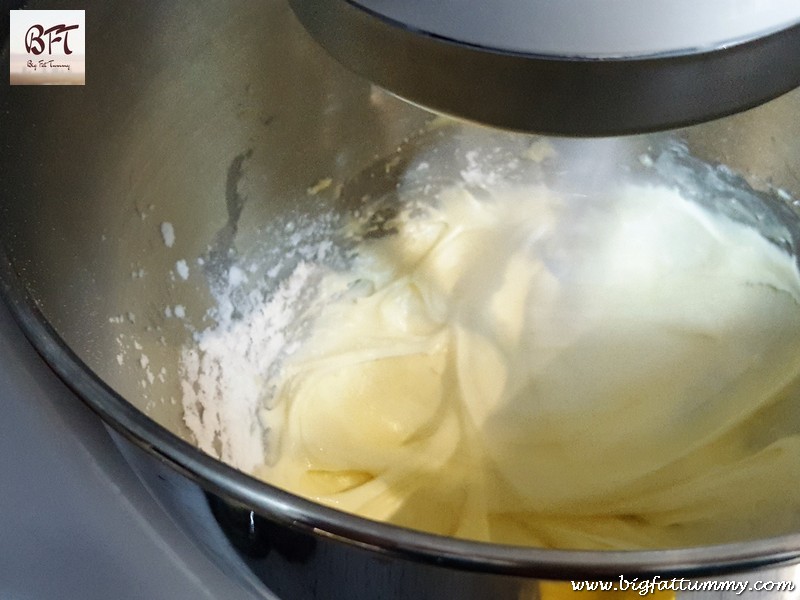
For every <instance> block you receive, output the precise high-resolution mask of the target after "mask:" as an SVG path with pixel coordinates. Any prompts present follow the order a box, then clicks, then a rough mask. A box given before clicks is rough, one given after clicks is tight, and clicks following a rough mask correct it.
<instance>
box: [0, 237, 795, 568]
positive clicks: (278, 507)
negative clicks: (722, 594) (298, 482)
mask: <svg viewBox="0 0 800 600" xmlns="http://www.w3.org/2000/svg"><path fill="white" fill-rule="evenodd" d="M0 297H2V298H3V300H4V301H5V303H6V304H7V306H8V307H9V309H10V312H11V314H12V315H13V317H14V319H15V320H16V322H17V323H18V325H19V326H20V328H21V329H22V331H23V333H24V335H25V336H26V337H27V339H28V340H29V341H30V342H31V344H32V345H33V347H34V348H35V350H36V351H37V352H38V354H39V355H40V356H41V357H42V358H43V359H44V361H45V362H46V363H47V365H48V366H49V367H50V368H51V369H52V370H53V371H54V372H55V373H56V374H57V375H58V377H59V378H60V379H61V380H62V381H63V382H64V383H65V384H66V385H67V387H69V388H70V389H71V390H72V392H73V393H75V394H76V395H77V396H78V398H80V399H81V400H82V401H83V402H84V403H85V404H86V405H88V406H89V408H90V409H91V410H92V411H93V412H95V413H96V414H97V415H99V417H100V418H101V419H102V420H103V421H104V422H105V423H106V424H107V425H109V426H111V427H112V428H113V429H114V430H115V431H117V432H118V433H120V434H121V435H122V436H123V437H124V438H125V439H127V440H128V441H129V442H132V443H133V444H135V445H136V446H138V447H139V448H141V449H142V450H144V451H145V452H147V453H148V454H150V455H152V456H154V457H156V458H157V459H159V460H161V461H163V462H166V463H167V464H169V465H170V467H171V468H173V469H175V470H176V471H178V472H179V473H180V474H182V475H183V476H185V477H187V478H189V479H191V480H192V481H194V482H195V483H197V484H198V485H200V486H201V487H202V488H204V489H206V490H208V491H211V492H213V493H215V494H217V495H219V496H221V497H223V498H226V499H228V500H232V501H235V502H238V503H240V504H243V505H244V506H246V507H247V508H248V509H249V510H252V511H254V512H256V513H257V514H259V515H260V516H262V517H264V518H266V519H268V520H270V521H272V522H275V523H277V524H280V525H283V526H287V527H292V528H295V529H298V530H301V531H304V532H306V533H309V534H311V535H317V536H323V537H327V538H330V539H335V540H338V541H340V542H342V543H345V544H349V545H354V546H358V547H360V548H362V549H367V550H370V551H373V552H375V553H376V554H380V555H384V556H388V557H392V558H399V559H406V560H410V561H413V562H421V563H428V564H432V565H439V566H442V567H449V568H454V569H459V570H464V571H471V572H482V573H487V574H496V575H508V576H518V577H533V578H546V579H556V580H570V579H571V580H575V579H589V580H597V579H599V580H603V579H606V580H608V579H612V578H617V577H619V576H621V575H625V576H631V575H636V576H639V577H647V576H654V575H659V576H661V577H662V578H663V577H687V576H691V577H699V576H711V575H720V574H725V573H733V572H740V571H750V570H754V569H761V568H765V567H773V566H779V565H782V564H788V563H791V562H795V561H797V560H800V532H798V533H791V534H786V535H781V536H776V537H770V538H762V539H756V540H752V541H745V542H736V543H728V544H720V545H712V546H700V547H684V548H670V549H663V550H554V549H545V548H535V547H525V546H512V545H503V544H494V543H489V542H479V541H471V540H464V539H457V538H451V537H446V536H441V535H436V534H432V533H426V532H422V531H416V530H412V529H408V528H405V527H400V526H397V525H392V524H389V523H381V522H376V521H371V520H369V519H366V518H363V517H359V516H357V515H353V514H350V513H345V512H342V511H340V510H337V509H335V508H331V507H327V506H323V505H321V504H317V503H315V502H313V501H311V500H307V499H305V498H302V497H300V496H297V495H295V494H292V493H290V492H286V491H284V490H281V489H280V488H277V487H275V486H273V485H270V484H268V483H266V482H263V481H261V480H258V479H256V478H254V477H252V476H250V475H247V474H245V473H243V472H241V471H239V470H237V469H235V468H234V467H232V466H229V465H227V464H225V463H223V462H222V461H220V460H218V459H215V458H213V457H211V456H209V455H207V454H205V453H204V452H203V451H201V450H200V449H199V448H197V447H195V446H194V445H192V444H190V443H189V442H186V441H185V440H183V439H181V438H180V437H179V436H177V435H176V434H174V433H172V432H171V431H169V430H168V429H167V428H166V427H164V426H162V425H160V424H158V423H157V422H156V421H155V420H153V419H151V418H150V417H148V416H147V415H146V414H145V413H144V412H142V411H140V410H139V409H137V408H135V407H134V406H133V404H131V403H130V402H128V401H127V400H126V399H125V398H124V397H123V396H122V395H120V394H118V393H117V392H116V391H114V390H113V389H112V388H111V387H110V386H109V385H108V384H106V383H105V382H104V381H103V380H102V379H101V378H100V377H99V376H98V375H97V374H96V373H95V372H94V371H92V369H90V368H89V366H88V365H86V364H85V363H84V362H83V361H82V360H81V359H80V358H79V357H78V355H77V354H76V353H75V352H74V351H73V350H72V349H71V348H70V347H69V345H68V344H67V343H66V341H65V340H64V339H63V338H61V337H60V335H59V334H58V332H57V331H56V330H55V328H54V327H53V326H52V325H51V324H50V323H49V321H48V320H47V318H46V317H45V315H44V313H43V312H42V311H41V310H40V308H39V306H38V305H37V304H36V302H35V300H34V298H33V296H32V294H31V293H30V290H29V289H28V288H27V287H26V285H25V284H24V278H23V276H22V275H21V274H20V273H19V272H18V271H17V270H16V269H15V266H14V263H13V262H12V259H11V258H10V253H9V252H8V249H7V247H6V244H5V242H4V243H3V249H2V253H0Z"/></svg>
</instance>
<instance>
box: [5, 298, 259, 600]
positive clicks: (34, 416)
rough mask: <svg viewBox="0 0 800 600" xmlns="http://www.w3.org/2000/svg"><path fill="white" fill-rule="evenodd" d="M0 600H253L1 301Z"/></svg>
mask: <svg viewBox="0 0 800 600" xmlns="http://www.w3.org/2000/svg"><path fill="white" fill-rule="evenodd" d="M0 540H2V545H0V598H2V599H4V600H5V599H9V600H29V599H30V600H50V599H53V600H56V599H57V600H111V599H114V600H158V599H162V598H163V599H165V600H167V599H169V600H182V599H186V600H190V599H191V600H203V599H208V600H211V599H225V600H253V596H251V595H249V594H248V593H246V592H245V591H243V590H241V589H240V588H239V587H238V586H237V585H236V584H234V583H233V582H231V581H228V580H227V579H226V578H225V577H224V576H223V575H222V574H221V573H220V572H219V571H218V570H217V568H216V567H215V566H214V565H213V564H212V563H211V562H210V561H209V560H208V559H206V557H205V556H204V555H202V554H201V553H200V551H199V550H198V549H197V548H196V547H194V546H193V545H192V544H191V542H189V540H188V539H187V538H186V537H185V536H184V534H183V533H181V532H180V531H179V530H178V529H177V528H176V527H175V526H174V525H173V524H172V522H171V521H170V520H169V518H168V517H167V516H166V514H165V513H164V512H163V511H162V509H161V508H160V507H159V506H157V505H156V504H155V502H154V501H153V500H152V499H151V497H150V496H149V495H148V493H147V492H146V491H145V489H144V488H143V487H142V486H141V484H140V483H139V481H138V479H137V478H136V476H135V475H134V474H133V472H132V471H131V470H130V469H129V467H128V465H127V464H126V463H125V462H124V460H123V459H122V457H121V456H120V455H119V453H118V451H117V449H116V447H115V446H114V445H113V443H112V442H111V440H110V438H109V436H108V434H107V432H106V430H105V429H104V427H103V426H102V424H101V423H100V421H99V419H98V418H97V417H96V416H95V415H94V414H93V413H92V412H91V411H89V409H88V408H86V407H85V406H84V405H83V403H81V402H80V401H79V400H78V399H77V398H76V397H75V396H74V395H73V394H72V393H71V392H70V391H69V390H68V389H67V388H66V387H65V386H64V385H63V383H62V382H61V381H60V380H59V379H58V378H57V377H56V376H55V375H54V374H53V373H52V372H51V371H50V370H49V369H48V368H47V366H46V365H45V364H44V363H43V362H42V361H41V359H40V358H39V356H38V355H37V354H36V353H35V351H34V350H33V349H32V347H31V346H30V345H29V344H28V342H27V340H26V339H25V338H24V337H23V336H22V334H21V332H20V331H19V329H18V328H17V325H16V323H15V322H14V321H13V319H12V318H11V316H10V314H9V312H8V309H7V308H6V306H5V304H4V303H3V302H2V301H0Z"/></svg>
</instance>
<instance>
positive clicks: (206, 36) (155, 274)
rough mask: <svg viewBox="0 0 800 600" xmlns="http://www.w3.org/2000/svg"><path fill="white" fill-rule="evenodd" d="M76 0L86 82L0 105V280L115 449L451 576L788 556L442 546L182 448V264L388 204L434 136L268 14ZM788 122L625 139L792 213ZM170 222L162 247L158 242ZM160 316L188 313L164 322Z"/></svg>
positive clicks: (415, 114) (795, 161)
mask: <svg viewBox="0 0 800 600" xmlns="http://www.w3.org/2000/svg"><path fill="white" fill-rule="evenodd" d="M34 4H36V3H34ZM58 4H59V3H58V2H52V3H48V8H50V7H51V5H58ZM88 4H89V5H90V6H87V7H86V18H87V28H88V31H89V32H90V35H89V36H88V39H87V42H88V44H87V59H86V62H87V84H86V85H85V86H83V87H48V88H45V87H36V86H32V87H24V86H22V87H6V88H4V90H3V91H2V92H0V130H2V131H3V132H4V133H5V139H6V143H5V144H2V147H0V156H1V157H2V160H0V198H2V204H1V205H0V215H1V216H0V235H1V236H2V237H1V239H2V244H3V251H4V253H5V257H4V259H3V261H2V270H1V271H0V276H1V277H0V278H1V279H2V282H3V289H4V291H5V295H6V297H7V299H8V301H9V303H10V305H11V306H12V307H13V308H14V311H15V314H16V315H17V317H18V318H19V320H20V321H21V323H22V324H23V327H24V329H25V330H26V333H27V334H28V336H29V337H30V338H31V339H32V341H33V342H34V344H35V345H36V347H37V349H38V350H39V352H40V353H41V354H42V355H43V356H44V358H45V359H46V360H47V361H48V362H49V363H50V365H51V366H52V367H53V368H54V370H56V372H58V373H59V375H61V376H62V378H64V380H65V381H67V382H68V384H69V385H70V386H72V387H73V389H75V390H76V391H77V392H78V393H79V394H80V395H81V396H82V397H83V398H84V399H85V400H86V401H87V402H88V403H89V405H90V406H92V408H94V409H95V410H96V411H97V412H98V413H100V414H101V416H103V418H104V419H105V420H106V421H107V422H108V423H109V424H110V425H111V426H112V427H113V428H115V429H116V430H117V431H118V432H119V433H120V434H122V435H123V436H124V437H127V438H128V439H130V440H132V441H134V442H135V443H136V444H137V445H138V446H140V447H141V448H144V449H145V450H146V451H147V452H148V453H150V454H151V455H153V456H156V457H158V458H159V459H160V460H163V461H166V462H167V463H168V464H169V465H171V468H173V469H174V470H176V471H177V472H179V473H181V474H182V475H184V476H186V477H188V478H189V479H191V480H194V481H197V482H199V483H200V484H201V485H202V486H204V487H205V488H207V489H209V490H210V491H212V492H214V493H216V494H220V495H221V496H223V497H225V498H227V499H230V500H232V501H236V502H238V503H240V504H241V505H243V506H246V507H248V508H249V509H250V510H252V511H256V512H257V513H258V514H260V515H262V516H263V517H265V518H267V519H269V520H271V521H273V522H276V523H279V524H284V525H287V526H292V527H294V528H300V529H302V530H304V531H313V532H314V535H319V536H323V537H328V538H331V539H336V540H338V541H341V542H342V543H344V544H350V545H355V546H358V547H361V548H366V549H368V550H369V551H370V552H375V553H378V554H382V555H391V556H397V557H403V558H408V559H411V560H414V561H420V562H427V563H430V564H435V565H444V566H450V567H457V568H459V569H464V570H465V571H472V572H475V571H479V572H486V573H498V574H507V575H518V576H547V577H565V578H566V577H577V576H580V575H587V576H615V575H617V574H619V573H621V572H626V573H638V574H645V573H656V572H658V573H682V574H702V573H712V572H722V571H726V570H732V569H744V568H750V567H758V566H760V565H767V564H773V563H780V562H785V561H789V560H793V559H796V558H797V557H800V532H787V534H786V535H782V536H780V537H774V538H769V539H760V540H750V541H746V542H742V543H735V544H729V545H725V546H717V547H704V548H689V549H677V550H654V551H644V552H582V551H551V550H541V549H533V548H520V547H511V546H500V545H492V544H482V543H477V542H468V541H463V540H454V539H447V538H440V537H437V536H433V535H428V534H424V533H420V532H415V531H410V530H405V529H400V528H397V527H393V526H390V525H385V524H380V523H373V522H369V521H366V520H364V519H360V518H358V517H355V516H352V515H346V514H343V513H340V512H337V511H335V510H332V509H328V508H324V507H322V506H319V505H316V504H314V503H312V502H309V501H306V500H303V499H301V498H298V497H295V496H293V495H291V494H288V493H285V492H282V491H280V490H277V489H275V488H273V487H271V486H269V485H267V484H265V483H262V482H259V481H257V480H255V479H253V478H251V477H249V476H247V475H245V474H243V473H240V472H238V471H236V470H235V469H233V468H231V467H228V466H226V465H224V464H222V463H221V462H219V461H216V460H214V459H212V458H211V457H209V456H206V455H204V454H203V453H201V452H200V451H199V450H197V449H196V448H195V447H194V446H193V445H192V443H191V442H192V437H191V434H190V432H189V431H188V430H187V429H186V427H185V425H184V423H183V419H182V413H181V409H180V404H179V403H172V402H170V401H169V400H170V399H171V398H179V394H180V381H179V377H178V375H177V373H178V363H177V361H178V354H177V351H176V349H178V348H180V347H181V345H182V344H184V343H185V342H186V341H187V340H188V339H189V337H190V335H191V330H190V329H189V328H187V327H186V323H190V324H192V325H193V326H194V327H198V328H200V327H202V326H203V324H204V323H205V321H204V318H205V317H204V316H205V314H206V311H207V309H208V308H210V307H211V305H212V304H213V299H212V297H211V296H210V294H209V290H208V283H207V279H206V275H207V271H204V270H203V269H199V268H193V269H192V270H191V273H190V276H189V277H188V279H186V280H185V281H184V280H183V279H182V278H180V277H175V265H176V262H177V261H179V260H186V261H188V262H189V263H190V264H193V265H194V262H193V261H195V260H196V259H197V258H198V257H202V256H206V257H207V256H214V257H216V258H217V259H218V260H219V261H221V263H220V264H224V261H225V260H226V257H228V256H230V255H231V254H230V253H229V252H235V253H236V254H237V255H246V254H247V253H248V252H254V251H257V250H258V249H259V248H261V247H263V245H264V244H265V243H266V244H273V245H276V246H278V245H279V244H280V243H281V240H277V239H272V238H269V237H268V236H267V234H266V233H265V231H272V230H268V229H267V226H268V225H269V224H270V223H272V222H274V221H275V220H276V219H279V218H286V217H287V216H297V217H298V218H300V217H307V216H309V215H311V216H313V215H315V214H317V213H318V212H319V211H322V210H328V209H331V208H337V209H341V208H346V207H347V206H349V205H350V204H351V203H356V204H357V203H358V202H359V201H360V200H361V198H362V197H363V195H364V194H366V193H369V194H375V193H379V192H381V191H387V190H391V189H392V188H393V186H394V184H395V183H396V180H395V179H393V177H394V173H395V172H396V171H392V170H391V169H384V168H383V167H384V165H385V164H387V161H390V160H391V159H392V158H393V157H396V156H401V157H402V156H404V154H403V152H409V151H410V150H409V149H411V150H414V149H419V148H420V147H422V146H424V145H425V144H428V143H430V139H431V138H430V136H428V135H427V134H428V133H429V132H430V131H431V129H430V122H431V120H432V119H433V118H434V117H433V116H432V115H430V114H429V113H426V112H425V111H423V110H421V109H418V108H415V107H413V106H410V105H408V104H406V103H404V102H402V101H400V100H398V99H396V98H393V97H391V96H389V95H387V94H385V93H383V92H381V91H380V90H378V89H376V88H373V87H371V86H370V85H369V84H368V83H367V82H365V81H363V80H360V79H358V78H357V77H355V76H354V75H351V74H350V73H348V72H347V71H345V70H344V69H343V68H341V67H340V66H339V65H338V64H336V63H335V62H333V61H332V60H331V59H330V58H329V57H327V56H326V55H325V54H324V52H323V51H322V50H321V49H320V48H318V47H317V46H316V45H315V44H314V42H313V41H311V40H310V38H308V37H307V35H306V34H305V33H304V31H303V30H302V28H301V27H300V25H299V24H298V23H297V22H296V21H295V19H294V17H293V15H292V13H291V11H290V9H289V6H288V4H287V3H286V2H284V1H279V0H274V1H273V0H271V1H265V0H258V1H252V2H250V1H242V2H240V3H237V5H236V8H235V9H233V8H231V7H230V6H228V5H227V4H226V5H222V4H219V3H217V4H214V3H203V4H201V5H198V6H195V7H194V8H193V9H192V10H191V11H189V10H187V9H186V8H185V7H184V6H183V5H177V4H171V3H160V2H150V1H144V2H137V3H130V4H124V5H120V4H118V3H103V2H88ZM36 6H37V7H38V4H36ZM798 115H800V90H799V91H795V92H793V93H790V94H788V95H786V96H783V97H781V98H778V99H776V100H774V101H772V102H770V103H769V104H767V105H764V106H762V107H760V108H757V109H754V110H752V111H749V112H747V113H744V114H741V115H737V116H733V117H729V118H726V119H723V120H720V121H716V122H712V123H708V124H704V125H699V126H695V127H691V128H687V129H684V130H678V131H672V132H668V133H663V134H656V135H653V136H649V137H639V138H630V140H629V141H630V143H631V144H632V145H633V147H636V148H639V147H642V148H647V147H649V146H650V145H652V144H654V143H660V142H661V141H664V140H678V141H680V142H682V143H685V144H686V145H687V146H688V148H689V149H690V150H691V152H692V153H693V154H694V155H695V156H698V157H700V158H702V159H703V160H707V161H710V162H713V163H722V164H725V165H728V166H729V167H730V168H731V169H733V170H734V171H736V172H737V173H739V174H740V175H741V176H742V177H744V178H745V179H746V180H747V182H748V183H749V184H750V185H751V186H752V187H753V188H754V189H757V190H765V191H769V190H775V189H781V190H783V191H784V192H786V195H787V197H793V198H800V118H798ZM453 131H457V132H458V133H457V135H458V136H461V138H462V140H463V139H467V140H473V141H476V140H481V139H484V138H486V136H489V137H493V136H498V135H504V136H505V135H507V136H508V138H507V139H508V140H509V143H518V142H519V140H522V139H523V138H522V137H520V135H519V134H500V133H498V132H494V131H488V130H484V129H481V128H479V127H477V126H472V125H468V124H457V125H453ZM398 148H400V149H401V152H400V154H398ZM401 163H402V160H401ZM396 164H397V163H395V165H396ZM376 174H378V175H377V176H376ZM327 178H331V179H332V180H333V181H336V182H344V184H345V185H344V187H343V188H342V191H341V193H339V194H336V195H334V194H332V193H327V192H323V193H319V194H310V193H309V188H313V187H314V186H315V184H317V183H318V182H320V181H322V180H325V179H327ZM776 210H778V211H783V213H785V214H786V215H789V217H788V218H789V219H790V220H791V219H793V218H795V217H796V220H795V221H794V224H795V225H796V229H795V230H794V231H793V233H792V240H793V241H791V243H792V244H793V247H794V251H795V252H796V253H798V249H800V212H798V208H797V207H796V206H793V205H791V203H790V202H789V201H788V200H787V201H786V203H785V206H783V205H782V206H776ZM791 215H794V216H793V217H792V216H791ZM165 223H168V224H170V225H171V226H172V228H173V230H174V234H175V240H174V244H167V243H165V233H164V231H163V230H162V225H163V224H165ZM270 235H275V234H274V231H273V233H270ZM167 237H169V236H167ZM218 267H219V264H211V265H208V268H218ZM176 305H182V306H183V307H184V308H185V311H186V319H185V320H178V319H170V318H168V317H167V316H166V315H165V308H166V307H174V306H176ZM126 339H127V340H133V339H135V340H136V343H138V344H140V345H141V346H142V348H141V350H142V353H144V354H146V355H147V356H148V357H149V361H150V362H151V363H153V364H158V365H159V366H161V367H164V369H165V373H166V374H167V376H166V377H165V378H164V381H158V380H156V381H154V382H150V385H147V386H144V387H143V385H142V379H143V370H142V366H141V364H138V363H136V361H132V360H125V361H123V364H120V363H119V361H118V355H119V354H120V353H121V352H123V350H124V347H123V346H124V345H125V344H126V343H128V342H126V341H125V340H126ZM131 343H132V342H131ZM162 398H163V399H165V400H166V401H161V399H162Z"/></svg>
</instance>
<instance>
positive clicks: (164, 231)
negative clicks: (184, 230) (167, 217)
mask: <svg viewBox="0 0 800 600" xmlns="http://www.w3.org/2000/svg"><path fill="white" fill-rule="evenodd" d="M161 238H162V239H163V240H164V245H165V246H166V247H167V248H172V246H173V245H174V244H175V228H174V227H173V226H172V223H170V222H169V221H164V222H163V223H161Z"/></svg>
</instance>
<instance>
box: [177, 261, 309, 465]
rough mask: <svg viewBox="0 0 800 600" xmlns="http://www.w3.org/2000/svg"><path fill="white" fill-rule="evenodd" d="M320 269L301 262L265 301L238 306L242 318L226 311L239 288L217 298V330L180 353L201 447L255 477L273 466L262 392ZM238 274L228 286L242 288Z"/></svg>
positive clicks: (189, 418) (187, 418)
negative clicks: (255, 472)
mask: <svg viewBox="0 0 800 600" xmlns="http://www.w3.org/2000/svg"><path fill="white" fill-rule="evenodd" d="M319 268H320V267H317V266H315V265H312V264H309V263H300V264H299V265H298V266H297V267H296V268H295V270H294V272H293V273H292V274H291V275H290V276H289V277H288V278H287V279H285V280H284V281H283V282H282V283H281V284H280V285H279V286H278V288H277V289H276V290H275V291H274V292H273V293H272V294H271V295H269V297H268V298H267V299H266V300H263V299H257V298H256V297H255V296H253V297H252V300H251V301H249V302H248V303H247V304H248V305H247V306H240V307H238V308H239V312H240V313H241V315H240V316H237V317H234V316H233V315H234V311H233V310H226V307H227V308H231V304H232V302H233V299H232V296H233V295H234V294H235V293H236V292H237V290H238V287H237V285H228V286H227V288H226V289H225V290H224V291H222V292H221V293H219V294H218V295H217V298H216V300H217V303H218V306H219V308H220V310H219V312H218V314H217V319H218V321H217V325H216V326H215V327H213V328H210V329H207V330H205V331H203V332H200V333H198V334H196V336H195V342H196V346H194V347H191V348H184V349H183V351H182V353H181V360H180V363H181V366H180V371H181V373H180V374H181V392H182V403H183V410H184V422H185V423H186V425H187V427H188V428H189V430H190V431H191V432H192V433H193V434H194V436H195V440H196V442H197V445H198V447H200V448H201V449H202V450H203V451H205V452H206V453H208V454H210V455H212V456H214V457H216V458H219V459H221V460H223V461H224V462H226V463H228V464H230V465H232V466H234V467H236V468H237V469H240V470H242V471H245V472H253V470H254V469H256V468H257V467H258V466H260V465H262V464H263V463H264V461H265V457H266V458H267V459H268V454H269V453H268V452H267V446H268V444H269V442H270V441H269V440H268V439H266V438H267V435H268V434H269V432H267V431H265V430H264V428H263V427H262V425H261V420H260V418H259V416H260V415H259V413H260V411H261V409H262V408H263V406H264V405H265V403H266V404H268V399H265V398H264V394H265V390H269V389H270V385H269V381H268V379H269V377H270V373H271V372H273V371H274V370H275V369H276V365H277V364H279V362H280V360H281V358H282V357H283V356H285V355H286V354H287V353H290V352H291V351H292V347H293V345H292V341H291V340H290V339H289V338H288V336H287V330H288V329H289V327H291V326H292V325H293V324H295V323H296V320H297V318H298V312H299V311H301V309H300V308H299V307H298V297H299V296H300V295H301V293H302V291H303V290H304V289H305V288H306V287H307V286H308V285H309V284H310V282H311V281H312V279H313V278H314V276H315V273H316V272H317V271H318V269H319ZM236 269H238V267H236ZM232 270H233V269H232ZM229 274H230V273H229ZM241 274H242V275H243V272H242V273H241ZM238 275H239V274H238V273H234V274H233V277H230V278H229V281H230V282H231V283H241V282H242V280H241V279H240V278H239V276H238ZM245 279H246V278H245ZM270 445H271V444H270Z"/></svg>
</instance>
